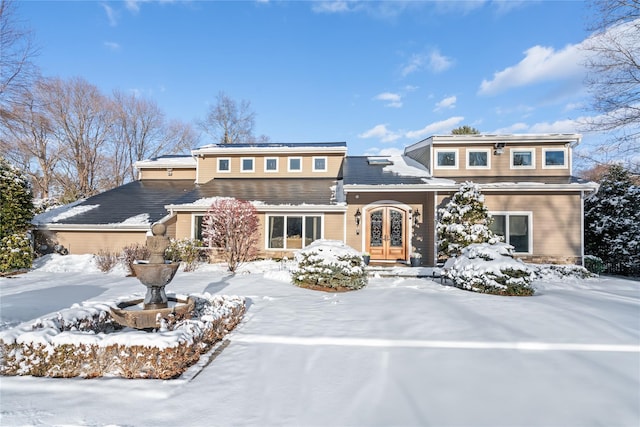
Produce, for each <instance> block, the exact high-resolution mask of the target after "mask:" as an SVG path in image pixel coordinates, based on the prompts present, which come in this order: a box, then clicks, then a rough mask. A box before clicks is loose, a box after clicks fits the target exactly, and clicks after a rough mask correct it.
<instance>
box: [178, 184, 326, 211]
mask: <svg viewBox="0 0 640 427" xmlns="http://www.w3.org/2000/svg"><path fill="white" fill-rule="evenodd" d="M335 185H336V181H335V180H333V179H326V178H268V179H266V178H258V179H255V178H216V179H212V180H211V181H209V182H207V183H205V184H201V185H199V186H197V188H196V189H195V190H194V191H192V192H190V193H189V194H186V195H185V196H184V197H181V198H180V199H178V200H176V201H175V204H185V203H192V202H194V201H196V200H198V199H202V198H208V197H235V198H236V199H240V200H247V201H259V202H264V203H265V204H268V205H300V204H302V203H305V204H313V205H330V204H334V200H333V193H334V191H333V190H332V188H331V187H333V186H335Z"/></svg>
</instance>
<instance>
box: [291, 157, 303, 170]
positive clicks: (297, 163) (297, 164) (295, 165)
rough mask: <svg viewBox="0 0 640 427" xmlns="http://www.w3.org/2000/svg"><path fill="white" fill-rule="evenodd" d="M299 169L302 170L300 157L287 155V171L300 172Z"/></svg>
mask: <svg viewBox="0 0 640 427" xmlns="http://www.w3.org/2000/svg"><path fill="white" fill-rule="evenodd" d="M301 171H302V158H301V157H289V172H301Z"/></svg>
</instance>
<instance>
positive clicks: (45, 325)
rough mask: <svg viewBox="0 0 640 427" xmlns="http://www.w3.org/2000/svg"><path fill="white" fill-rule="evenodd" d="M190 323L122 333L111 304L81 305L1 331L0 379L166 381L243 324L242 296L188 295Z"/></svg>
mask: <svg viewBox="0 0 640 427" xmlns="http://www.w3.org/2000/svg"><path fill="white" fill-rule="evenodd" d="M191 297H192V298H194V299H195V300H196V304H195V309H194V312H193V313H192V316H191V318H190V319H183V320H181V321H179V322H176V323H171V322H168V323H167V324H166V325H165V326H166V327H165V329H160V330H157V331H154V332H147V331H143V330H126V329H125V330H123V329H122V327H121V326H120V325H118V324H117V323H116V322H115V321H114V320H113V318H112V317H111V315H110V309H109V307H110V306H112V305H115V304H117V301H116V302H111V303H96V302H89V303H83V305H82V306H79V305H74V307H72V308H68V309H65V310H61V311H59V312H57V313H56V314H54V315H50V316H48V317H45V318H42V319H38V320H35V321H32V322H25V323H23V324H21V325H18V326H17V327H15V328H13V329H5V330H2V331H0V354H2V358H1V359H0V375H32V376H37V377H58V378H60V377H62V378H70V377H85V378H95V377H101V376H109V377H113V376H119V377H124V378H160V379H171V378H176V377H177V376H179V375H180V374H182V373H183V372H184V371H185V370H186V369H187V368H189V367H190V366H191V365H193V364H194V363H196V362H197V361H198V360H199V359H200V355H201V354H204V353H206V352H207V351H209V350H210V349H211V347H212V346H213V345H214V344H215V343H216V342H218V341H220V340H221V339H222V338H224V336H225V335H226V334H228V333H229V332H230V331H231V330H233V328H234V327H235V326H236V325H237V324H238V323H239V322H240V321H241V320H242V316H243V315H244V313H245V310H246V301H245V299H244V298H243V297H238V296H226V295H210V294H208V293H205V294H198V295H191Z"/></svg>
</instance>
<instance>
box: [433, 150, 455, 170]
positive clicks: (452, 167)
mask: <svg viewBox="0 0 640 427" xmlns="http://www.w3.org/2000/svg"><path fill="white" fill-rule="evenodd" d="M439 153H454V154H455V162H454V165H453V166H441V165H439V164H438V154H439ZM433 154H434V155H433V161H434V165H433V168H434V169H451V170H453V169H458V168H459V165H460V161H459V159H460V150H458V149H457V148H434V150H433Z"/></svg>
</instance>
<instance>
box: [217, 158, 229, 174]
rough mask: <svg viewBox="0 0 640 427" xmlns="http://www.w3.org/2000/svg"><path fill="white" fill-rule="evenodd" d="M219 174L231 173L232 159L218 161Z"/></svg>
mask: <svg viewBox="0 0 640 427" xmlns="http://www.w3.org/2000/svg"><path fill="white" fill-rule="evenodd" d="M218 172H231V159H223V158H220V159H218Z"/></svg>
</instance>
